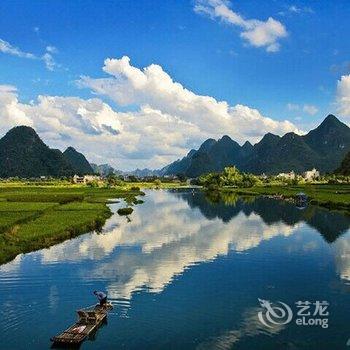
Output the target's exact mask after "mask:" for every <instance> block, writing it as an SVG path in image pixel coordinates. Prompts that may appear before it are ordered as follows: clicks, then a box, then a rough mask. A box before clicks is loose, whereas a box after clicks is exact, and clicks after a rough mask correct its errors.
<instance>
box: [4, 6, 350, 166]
mask: <svg viewBox="0 0 350 350" xmlns="http://www.w3.org/2000/svg"><path fill="white" fill-rule="evenodd" d="M0 13H1V19H0V40H2V42H3V46H2V50H1V44H0V85H6V86H11V92H9V91H8V89H7V90H6V93H7V94H10V95H11V94H12V95H11V96H13V95H15V96H16V98H17V100H16V101H17V102H16V103H19V104H20V105H19V107H18V108H19V109H20V111H21V112H23V113H24V114H25V115H26V117H27V118H29V119H33V118H34V116H33V115H28V113H30V112H32V113H33V114H39V112H38V110H39V109H40V113H41V116H42V115H43V114H45V113H49V112H48V111H47V110H45V111H44V112H43V111H42V109H43V106H39V104H40V103H39V102H38V100H37V98H38V95H42V96H60V97H72V98H73V97H74V98H79V99H81V100H82V103H83V104H84V103H86V101H88V100H89V99H91V98H95V99H96V98H97V99H98V100H99V101H102V102H103V103H105V104H106V105H107V106H109V107H110V108H111V109H112V112H113V113H116V117H117V118H118V122H117V123H115V124H114V125H109V124H108V123H107V126H109V127H112V128H113V127H114V128H116V129H115V130H117V129H118V127H119V129H123V127H122V126H121V125H122V124H123V123H125V119H127V118H129V117H130V115H126V116H125V115H123V114H122V113H131V114H132V113H133V112H134V113H140V111H141V110H143V107H144V106H147V107H150V108H151V109H152V111H160V112H162V117H161V118H163V119H164V118H166V117H164V115H170V116H171V117H174V118H179V119H180V120H181V121H183V122H185V123H190V124H191V125H192V124H194V125H195V126H196V127H197V129H200V130H199V131H198V130H197V131H198V132H197V133H196V131H195V132H194V134H196V135H195V136H194V137H191V136H190V135H187V134H186V133H184V132H181V131H179V133H181V135H171V137H172V139H173V143H172V144H169V145H167V146H169V148H168V151H164V150H162V151H161V152H160V153H159V152H157V151H156V150H157V147H160V143H161V142H160V141H159V140H158V141H157V140H154V137H153V138H152V137H151V139H149V140H148V139H147V136H145V135H143V134H142V133H139V134H138V135H134V134H133V135H129V136H130V137H131V138H132V139H133V140H134V143H135V142H138V141H137V136H138V137H140V136H141V137H145V138H146V139H147V140H148V141H147V140H146V141H147V142H148V144H147V145H142V144H140V145H139V147H138V148H137V147H136V148H135V147H132V146H130V147H126V148H128V149H126V150H125V149H123V150H122V151H121V152H120V154H118V155H117V156H115V155H114V154H113V152H112V151H106V152H105V153H103V152H102V150H101V151H100V152H99V154H96V152H95V153H94V152H93V150H91V149H89V148H88V147H85V148H84V147H82V145H81V144H80V143H79V142H77V141H76V140H75V138H74V137H72V143H73V144H74V145H75V146H77V147H78V148H80V149H81V148H83V149H82V151H84V150H85V152H87V153H88V155H89V156H90V157H91V158H92V159H93V160H94V161H102V160H106V162H108V161H109V160H110V162H111V163H114V164H115V165H116V166H119V165H120V166H121V167H124V168H131V167H134V166H137V165H139V164H140V166H143V165H144V166H150V167H157V166H161V165H165V164H166V162H167V161H170V160H172V159H174V158H175V159H176V158H177V157H179V156H182V155H184V153H186V150H187V149H188V148H190V147H196V146H198V144H200V142H201V141H203V140H202V138H205V137H206V136H218V135H219V134H220V133H221V134H222V132H221V131H224V130H225V122H222V121H220V120H221V119H220V118H221V117H222V118H223V119H225V118H226V117H225V116H224V115H220V116H219V117H220V118H219V119H220V120H219V121H217V123H218V125H221V126H220V127H218V132H217V133H213V135H211V134H210V132H208V130H210V128H209V126H208V128H205V127H203V126H202V124H201V119H200V118H201V116H200V115H198V116H197V117H196V120H195V121H194V120H193V119H191V118H189V117H188V116H187V115H182V114H181V112H180V113H177V111H176V108H178V109H181V105H182V103H183V101H182V100H181V101H182V102H181V101H179V103H178V104H177V105H171V106H170V105H169V104H167V103H168V102H169V96H168V97H164V100H162V103H160V102H157V101H156V102H155V97H154V96H156V95H157V94H159V93H160V91H161V90H159V89H160V87H159V86H158V87H157V88H156V89H155V91H153V92H152V93H150V90H151V89H152V87H154V85H153V83H149V84H148V85H147V86H146V85H145V88H142V89H143V90H142V94H141V93H140V90H139V89H138V88H136V90H137V94H135V96H136V95H137V96H136V97H134V98H133V99H131V100H130V101H126V100H125V96H124V97H123V98H121V97H120V96H119V95H118V96H117V97H116V96H115V93H114V92H112V91H111V90H108V91H106V90H105V89H104V87H103V88H101V86H98V87H96V84H97V81H94V79H95V80H96V79H113V82H112V83H113V84H114V85H113V87H111V89H115V90H113V91H119V89H121V88H123V89H124V90H125V89H128V91H129V89H130V86H129V85H125V84H124V85H123V86H120V85H116V81H117V82H118V79H119V80H120V78H122V79H124V80H128V79H130V75H127V77H126V78H125V76H124V73H125V72H124V71H123V70H122V71H121V70H120V69H121V68H120V67H118V69H117V70H118V71H117V72H116V71H115V70H113V69H114V68H110V69H109V68H108V67H107V69H105V72H104V71H103V70H102V67H103V66H104V60H105V59H106V58H114V59H121V57H122V56H128V57H129V58H130V64H129V66H131V67H135V68H136V69H139V70H141V71H142V70H143V69H144V67H148V66H150V65H152V64H157V65H159V66H160V67H161V68H162V71H164V72H166V73H167V74H168V75H169V76H170V77H171V79H172V80H173V81H174V82H178V83H180V84H181V85H182V87H183V88H186V89H187V90H189V91H191V93H193V94H195V95H196V96H210V97H212V98H214V99H215V101H218V102H220V101H226V102H227V104H228V106H229V107H234V106H236V105H243V106H247V107H249V108H250V109H254V110H255V109H256V110H258V113H260V114H261V115H262V116H263V117H268V118H271V119H273V120H274V121H276V122H278V121H284V120H288V121H289V122H290V123H292V124H293V126H295V130H296V129H298V130H301V131H303V130H308V129H309V128H311V127H313V126H314V125H316V124H317V123H319V122H320V121H321V120H322V119H323V118H324V117H325V116H326V115H327V114H328V113H334V114H336V115H339V116H340V118H341V119H342V120H344V121H347V119H346V118H348V117H349V116H348V115H347V113H348V110H349V108H348V105H345V106H344V105H339V103H340V102H339V94H340V95H341V96H340V97H341V101H343V102H342V103H343V104H344V101H345V103H346V101H348V100H347V97H348V95H347V93H348V90H347V87H348V84H347V82H344V86H342V87H343V89H342V90H341V91H340V88H339V84H340V83H341V78H342V76H344V77H347V76H348V75H349V73H350V55H349V54H350V41H349V40H347V39H348V36H349V33H350V21H349V20H348V19H349V18H350V4H349V2H348V1H346V0H338V1H336V2H334V1H317V0H307V1H257V0H251V1H249V0H246V1H243V0H236V1H231V2H230V1H225V0H196V1H192V0H189V1H187V0H177V1H175V0H174V1H171V0H169V1H141V0H138V1H126V0H124V1H113V2H110V1H99V2H96V1H74V2H73V1H45V2H42V1H31V2H29V1H2V2H1V3H0ZM269 18H272V19H273V21H272V22H268V21H269ZM256 21H259V22H256ZM266 23H267V27H266V26H265V24H266ZM270 24H271V26H270ZM265 29H266V30H267V32H265ZM260 30H263V31H264V32H263V33H261V32H260ZM244 33H248V34H244ZM266 33H267V34H266ZM261 35H262V36H261ZM266 35H267V37H266ZM0 43H1V42H0ZM4 43H5V44H4ZM4 45H7V46H6V48H5V49H4ZM48 47H49V48H48ZM9 48H10V50H9ZM14 49H17V51H13V50H14ZM11 50H12V51H11ZM45 54H48V55H46V58H45V57H43V56H44V55H45ZM28 55H33V56H34V57H28ZM118 74H119V75H118ZM120 75H121V76H120ZM81 76H86V77H89V79H90V80H89V81H88V82H86V81H84V82H83V83H81V82H80V83H79V82H78V83H77V81H79V80H80V79H81V78H80V77H81ZM152 79H153V78H152ZM152 81H153V80H152ZM129 83H130V82H129ZM118 84H119V83H118ZM337 84H338V85H337ZM134 88H135V87H134ZM134 88H133V89H134ZM168 88H169V89H172V87H168ZM129 93H130V92H129ZM132 93H133V94H134V93H135V91H134V90H133V92H132ZM344 94H345V95H344ZM140 95H142V96H140ZM191 98H192V97H191ZM8 100H9V97H7V100H6V101H8ZM184 100H186V101H188V98H187V97H186V98H185V97H184ZM197 100H198V99H197V98H195V99H194V100H193V102H191V103H197ZM31 101H32V102H31ZM33 101H34V102H33ZM69 102H70V101H68V102H67V103H69ZM202 102H203V101H202ZM202 102H199V104H200V105H199V107H198V113H199V114H200V113H201V111H203V108H204V107H203V106H202V105H201V103H202ZM7 103H8V102H7ZM64 103H66V102H62V101H61V102H60V104H61V105H63V104H64ZM203 103H204V104H205V103H206V102H205V101H204V102H203ZM3 104H4V102H3ZM33 104H34V105H35V106H36V108H37V109H35V110H33V109H32V110H30V108H33ZM23 105H25V106H23ZM31 105H32V106H31ZM75 105H79V103H78V102H77V103H76V104H75ZM39 107H40V108H39ZM55 108H58V107H57V101H55ZM72 108H73V107H72V106H71V104H70V105H69V106H68V105H67V106H66V105H64V106H63V107H62V109H63V110H64V111H66V110H69V111H71V110H72ZM74 108H76V107H74ZM74 108H73V109H74ZM89 108H90V107H89ZM91 108H92V109H93V110H94V111H96V108H95V107H91ZM205 108H206V110H207V106H206V107H205ZM210 108H211V107H210ZM213 108H217V107H213ZM87 109H88V108H87ZM0 110H1V99H0ZM196 111H197V110H193V111H192V112H193V113H195V112H196ZM90 112H91V111H90ZM112 112H111V113H112ZM71 113H72V117H71V118H74V111H73V112H71ZM75 113H76V111H75ZM215 113H216V112H215ZM232 113H233V112H232ZM232 113H231V112H229V114H230V115H231V114H232ZM240 113H242V112H240V111H236V110H235V111H234V113H233V114H232V115H236V114H239V117H238V119H235V123H236V126H235V129H234V130H232V132H230V129H229V130H228V134H229V135H230V136H232V137H233V138H236V139H237V138H240V139H239V140H238V141H240V142H242V141H243V140H244V139H251V141H252V142H254V141H257V140H258V138H259V136H262V135H259V132H258V130H255V129H254V128H253V129H254V130H252V131H251V132H250V130H249V129H248V128H247V127H244V128H243V129H241V125H243V124H245V123H246V124H249V122H251V123H254V120H255V119H254V118H255V117H254V118H253V119H249V118H250V117H249V118H248V120H247V119H246V117H244V118H245V119H244V120H243V121H241V120H240V119H239V118H241V115H242V114H240ZM78 114H79V113H78ZM117 114H118V115H117ZM45 115H46V114H45ZM158 117H159V116H158ZM38 118H39V117H38ZM56 118H58V119H59V118H60V117H57V116H56ZM86 118H89V117H88V116H87V117H86ZM91 118H92V121H91V123H92V125H93V127H94V128H96V125H97V124H99V127H100V128H98V127H97V129H98V130H97V131H96V130H95V131H96V133H95V134H96V135H97V134H98V133H99V132H100V134H99V135H101V140H102V138H104V139H105V134H104V133H105V132H106V130H107V129H106V128H105V129H104V131H103V130H102V129H103V128H102V129H101V125H102V124H103V122H101V120H100V119H99V118H102V117H96V116H92V117H91ZM94 118H95V119H94ZM96 118H97V119H96ZM103 118H104V117H103ZM103 118H102V119H103ZM106 118H107V119H108V120H109V119H111V118H113V117H111V116H110V115H109V116H107V117H106ZM148 118H151V119H152V118H153V117H148ZM208 118H209V117H208ZM208 118H207V119H208ZM213 118H214V117H213ZM242 118H243V117H242ZM15 119H16V118H15ZM17 119H18V118H17ZM42 119H43V117H41V120H40V121H38V120H34V121H33V126H35V127H36V128H38V129H39V131H42V133H43V135H46V136H44V139H46V141H47V142H48V143H49V144H50V145H52V146H57V147H60V148H62V147H64V146H65V144H64V139H65V140H67V135H66V134H65V133H64V132H62V133H60V134H62V139H58V138H57V137H56V138H54V137H52V136H50V134H52V133H53V132H54V130H53V129H52V128H51V129H48V128H47V127H46V128H45V127H44V121H43V120H42ZM153 119H154V120H158V119H157V118H156V117H155V118H153ZM168 119H169V118H168ZM207 119H206V118H204V120H203V125H204V124H205V123H207V124H208V125H209V124H210V125H212V127H215V123H214V121H213V120H211V119H210V118H209V119H210V120H209V119H208V120H207ZM8 120H9V122H8V128H9V127H11V126H12V125H11V124H12V122H11V116H8ZM19 120H21V119H20V118H19ZM23 120H25V119H23ZM148 120H149V119H147V118H146V119H144V122H145V125H144V126H145V127H147V126H150V127H151V128H152V127H154V126H153V121H150V123H149V124H148ZM176 120H177V119H176ZM177 121H178V120H177ZM58 122H60V123H61V120H58ZM89 122H90V121H84V123H85V124H84V125H85V126H86V123H89ZM96 123H97V124H96ZM196 123H197V124H198V125H197V124H196ZM3 124H4V123H3ZM51 124H55V122H53V121H52V120H51ZM110 124H111V123H110ZM157 124H159V123H158V122H157ZM264 125H265V126H266V130H265V128H264V127H262V128H260V127H259V130H260V129H261V132H262V133H263V131H264V132H265V131H268V126H269V125H270V123H269V122H267V124H266V123H265V124H264ZM137 127H139V128H140V129H142V127H141V125H137ZM137 127H136V126H135V128H136V129H137ZM168 127H169V128H170V129H172V128H174V127H176V126H174V125H173V126H172V127H171V126H169V125H168ZM8 128H7V129H8ZM64 129H65V130H67V128H66V127H65V128H64ZM119 129H118V130H117V132H114V134H116V135H115V136H116V138H118V137H119V136H117V134H119V135H122V134H123V131H122V130H119ZM124 129H125V128H124ZM180 129H181V127H180ZM180 129H179V130H180ZM287 129H288V127H286V126H285V125H283V126H282V127H281V128H280V127H279V126H278V125H277V124H276V125H274V127H273V128H272V130H271V131H272V132H275V133H283V132H285V131H289V130H287ZM5 130H6V124H5V125H1V131H2V133H3V132H4V131H5ZM62 130H63V126H62ZM85 130H89V128H85ZM291 130H293V131H295V130H294V129H293V127H291ZM236 131H237V132H236ZM128 132H129V133H130V130H128ZM156 132H158V133H163V137H164V138H166V137H167V136H166V135H168V130H167V128H166V127H165V128H163V129H162V130H159V129H157V131H156ZM66 133H67V132H66ZM237 134H239V135H238V136H237ZM126 136H127V132H126V131H125V137H126ZM240 136H241V137H240ZM76 137H77V138H78V133H77V136H76ZM120 137H121V136H120ZM86 141H87V140H86ZM94 142H97V141H96V140H95V141H94ZM118 142H123V147H124V146H125V139H121V140H119V141H118ZM118 142H116V144H115V146H116V148H118V145H119V144H118ZM124 148H125V147H124ZM148 148H149V149H148ZM152 149H153V150H154V151H153V152H152ZM143 152H145V155H144V156H143V155H142V154H143ZM131 158H132V159H134V160H133V161H130V159H131Z"/></svg>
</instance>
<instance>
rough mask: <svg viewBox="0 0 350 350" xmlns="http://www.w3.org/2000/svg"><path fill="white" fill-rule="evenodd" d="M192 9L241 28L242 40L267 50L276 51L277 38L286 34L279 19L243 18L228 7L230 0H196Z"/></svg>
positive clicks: (277, 47)
mask: <svg viewBox="0 0 350 350" xmlns="http://www.w3.org/2000/svg"><path fill="white" fill-rule="evenodd" d="M194 11H195V12H196V13H199V14H203V15H206V16H209V17H210V18H211V19H213V20H220V21H222V22H224V23H227V24H229V25H233V26H236V27H238V28H241V30H242V31H241V33H240V36H241V38H242V39H243V40H245V41H246V42H247V43H248V44H249V45H251V46H254V47H263V48H265V49H266V51H267V52H276V51H278V50H279V49H280V43H279V40H280V39H283V38H285V37H286V36H287V35H288V33H287V30H286V28H285V26H284V25H283V24H282V23H281V22H280V21H277V20H275V19H273V18H272V17H269V18H268V19H267V20H266V21H265V22H264V21H261V20H258V19H245V18H244V17H242V16H241V15H240V14H239V13H237V12H234V11H233V10H231V9H230V2H229V1H227V0H196V2H195V6H194Z"/></svg>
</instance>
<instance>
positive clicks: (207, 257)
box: [0, 190, 350, 349]
mask: <svg viewBox="0 0 350 350" xmlns="http://www.w3.org/2000/svg"><path fill="white" fill-rule="evenodd" d="M144 199H145V203H144V204H142V205H138V206H136V207H135V210H134V213H133V214H132V215H131V216H130V219H131V221H129V220H128V219H127V218H126V217H120V216H118V215H117V214H115V215H113V216H112V217H111V218H110V219H109V220H108V221H107V222H106V224H105V226H104V229H103V231H102V233H88V234H85V235H82V236H80V237H78V238H75V239H72V240H70V241H66V242H64V243H62V244H59V245H56V246H54V247H51V248H50V249H43V250H40V251H37V252H33V253H30V254H24V255H20V256H18V257H17V258H16V259H15V260H14V261H12V262H10V263H8V264H6V265H2V266H0V312H1V316H0V348H1V349H48V348H50V346H51V344H50V341H49V339H50V337H51V336H53V335H55V334H56V333H58V332H59V331H61V330H63V329H64V328H66V327H67V326H68V325H70V324H71V323H73V322H74V321H75V319H76V317H75V314H74V312H75V310H76V309H78V308H80V307H84V306H88V305H91V304H93V303H94V301H95V300H94V297H93V295H92V294H91V293H92V291H93V290H95V289H101V290H107V291H108V295H109V298H110V300H111V301H112V303H113V304H114V310H113V311H112V312H111V313H110V314H109V317H108V323H107V324H106V325H104V326H103V327H102V328H101V329H100V330H99V331H98V332H97V334H96V336H95V338H94V339H91V340H88V341H85V342H84V343H83V345H82V347H81V348H82V349H119V348H121V349H254V348H257V349H350V346H346V343H347V341H348V339H349V338H350V327H349V324H350V298H349V295H350V294H349V292H350V230H349V227H350V217H345V216H343V215H341V214H339V213H331V212H329V211H327V210H323V209H319V208H315V207H309V208H307V209H305V210H299V209H297V208H295V207H294V206H293V205H291V204H288V203H283V202H278V201H275V200H272V199H267V198H259V199H256V200H255V201H254V200H252V199H250V200H245V201H244V200H242V199H237V198H235V197H229V198H224V200H221V201H220V199H219V198H212V199H210V200H208V199H207V198H206V197H205V196H204V195H203V193H201V192H192V190H190V191H188V190H187V191H184V190H183V191H179V190H178V191H175V190H174V191H148V192H147V195H146V197H144ZM120 206H122V204H112V205H111V209H112V210H113V211H116V210H117V209H118V208H119V207H120ZM258 298H260V299H265V300H271V301H276V302H277V301H283V302H284V303H286V304H288V305H289V306H290V307H291V309H292V310H293V312H295V313H296V311H297V309H296V306H295V303H296V302H297V301H300V300H301V301H307V300H308V301H312V302H313V301H317V300H319V301H328V302H329V303H330V306H329V307H328V311H329V316H328V319H329V327H328V328H327V329H324V328H321V327H320V326H298V325H296V324H295V321H294V319H293V320H292V321H291V322H290V323H288V324H285V325H283V324H278V325H275V326H273V327H271V328H269V327H266V326H264V325H262V324H261V323H260V322H259V319H258V312H259V311H261V310H262V309H261V307H260V304H259V301H258Z"/></svg>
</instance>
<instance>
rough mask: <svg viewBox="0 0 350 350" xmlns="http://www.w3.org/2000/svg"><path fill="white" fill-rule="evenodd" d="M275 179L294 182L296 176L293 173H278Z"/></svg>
mask: <svg viewBox="0 0 350 350" xmlns="http://www.w3.org/2000/svg"><path fill="white" fill-rule="evenodd" d="M277 177H278V178H280V179H288V180H294V179H295V178H296V174H295V172H294V171H291V172H289V173H279V174H278V175H277Z"/></svg>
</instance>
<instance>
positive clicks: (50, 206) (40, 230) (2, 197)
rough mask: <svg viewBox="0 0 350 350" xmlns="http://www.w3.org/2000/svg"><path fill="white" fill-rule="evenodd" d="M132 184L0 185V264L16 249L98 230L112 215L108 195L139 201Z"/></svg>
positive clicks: (16, 250)
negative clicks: (92, 185)
mask: <svg viewBox="0 0 350 350" xmlns="http://www.w3.org/2000/svg"><path fill="white" fill-rule="evenodd" d="M142 194H143V193H142V192H141V191H140V190H139V189H138V188H136V187H135V186H133V187H121V188H89V187H85V186H84V187H83V186H72V185H71V186H69V185H67V186H41V187H38V186H25V185H22V186H17V187H16V186H12V185H11V186H0V264H2V263H5V262H7V261H10V260H12V259H13V258H14V257H16V255H18V254H19V253H25V252H30V251H33V250H37V249H41V248H44V247H49V246H50V245H53V244H56V243H59V242H62V241H64V240H66V239H68V238H71V237H74V236H77V235H79V234H82V233H85V232H88V231H92V230H99V229H100V228H101V227H102V226H103V224H104V222H105V221H106V219H107V218H108V217H109V216H110V215H111V212H110V210H109V208H108V207H107V205H106V203H107V202H108V200H109V199H118V198H122V199H124V200H125V201H126V202H127V203H128V205H133V204H137V203H140V202H139V200H138V199H137V198H136V196H138V195H142Z"/></svg>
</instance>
